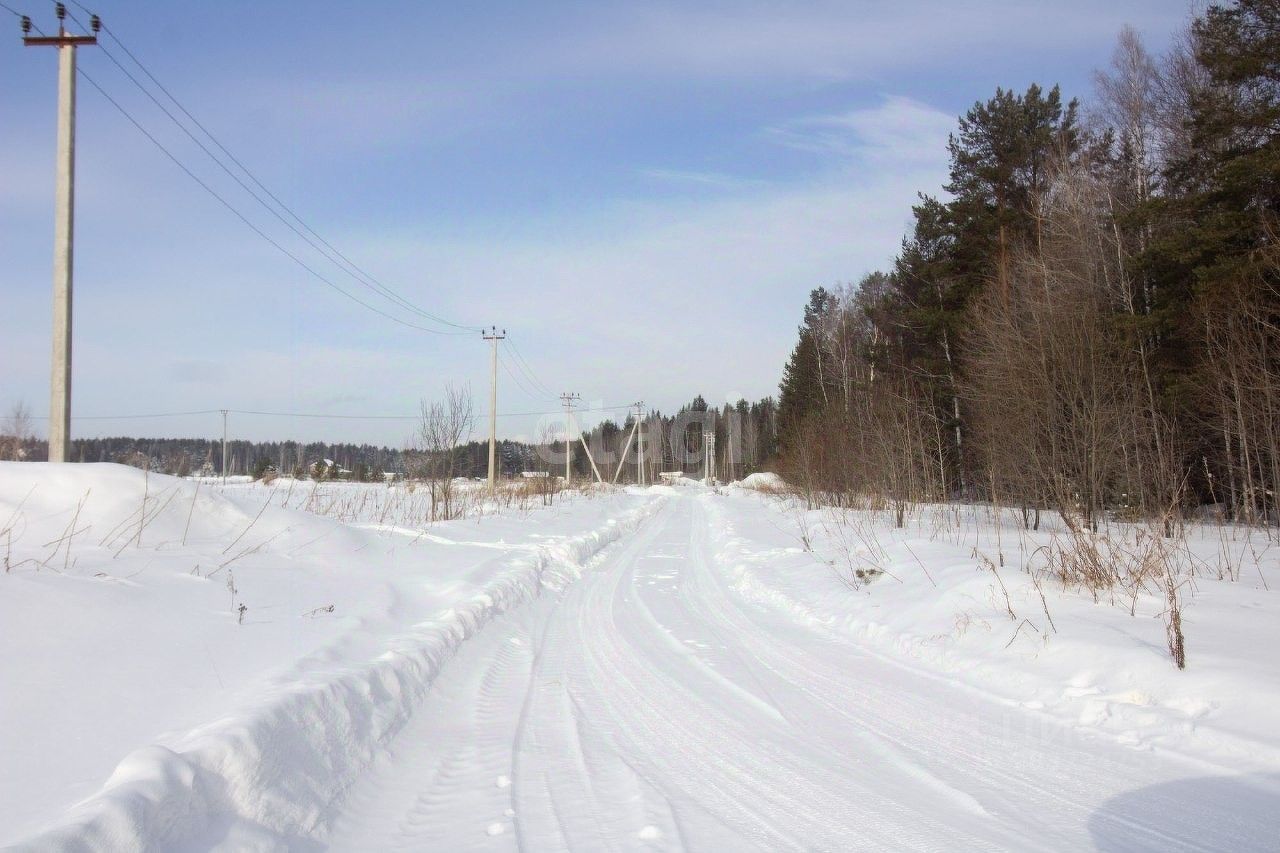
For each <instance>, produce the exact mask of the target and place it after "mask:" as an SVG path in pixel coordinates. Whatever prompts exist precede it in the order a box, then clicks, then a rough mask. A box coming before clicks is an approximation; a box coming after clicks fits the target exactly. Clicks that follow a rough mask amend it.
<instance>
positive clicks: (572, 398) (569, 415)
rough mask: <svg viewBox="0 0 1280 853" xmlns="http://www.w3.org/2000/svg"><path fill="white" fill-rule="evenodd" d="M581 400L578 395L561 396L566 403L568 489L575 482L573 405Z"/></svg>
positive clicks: (566, 474) (565, 465)
mask: <svg viewBox="0 0 1280 853" xmlns="http://www.w3.org/2000/svg"><path fill="white" fill-rule="evenodd" d="M581 399H582V397H581V395H578V394H571V393H565V394H561V395H560V402H562V403H564V484H565V487H566V488H567V487H568V486H569V483H570V482H571V481H572V480H573V438H572V436H573V405H574V403H576V402H578V401H579V400H581Z"/></svg>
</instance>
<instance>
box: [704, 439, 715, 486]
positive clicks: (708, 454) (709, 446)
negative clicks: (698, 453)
mask: <svg viewBox="0 0 1280 853" xmlns="http://www.w3.org/2000/svg"><path fill="white" fill-rule="evenodd" d="M702 451H703V462H702V472H703V475H704V476H705V477H706V480H707V485H711V484H712V483H714V482H715V479H716V434H715V433H714V432H712V431H711V430H707V431H705V432H703V433H702Z"/></svg>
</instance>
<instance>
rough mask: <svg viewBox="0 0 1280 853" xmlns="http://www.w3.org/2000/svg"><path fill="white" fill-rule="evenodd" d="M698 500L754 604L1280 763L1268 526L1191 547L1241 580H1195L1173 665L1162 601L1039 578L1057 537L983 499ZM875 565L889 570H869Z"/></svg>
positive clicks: (1192, 755)
mask: <svg viewBox="0 0 1280 853" xmlns="http://www.w3.org/2000/svg"><path fill="white" fill-rule="evenodd" d="M703 500H704V501H706V502H707V505H708V509H709V512H711V513H712V514H713V515H714V517H715V519H716V525H715V526H716V527H717V528H718V533H717V541H716V543H715V546H716V547H715V550H716V552H717V554H718V555H719V559H720V560H721V561H722V563H723V565H724V566H725V569H726V572H727V573H728V575H729V576H730V577H731V578H732V580H733V584H734V589H735V590H736V591H737V592H738V593H739V594H740V595H742V596H743V597H744V598H747V599H749V600H752V601H754V602H756V603H758V604H761V605H764V606H767V607H771V608H775V609H777V610H780V611H782V612H785V613H786V614H787V615H788V617H789V618H791V619H794V620H798V621H800V622H802V623H804V624H807V625H809V626H811V627H812V628H814V629H815V630H819V631H828V632H835V633H838V634H840V635H842V636H845V637H849V636H852V637H855V638H856V639H858V640H859V642H860V644H861V645H862V646H863V647H864V648H867V649H868V650H870V651H874V652H876V653H878V654H879V655H881V656H882V657H883V658H884V659H886V660H890V661H893V662H895V663H897V664H898V665H901V666H906V667H910V668H912V669H914V670H917V671H922V672H926V673H935V674H938V675H941V676H944V677H945V678H946V679H947V680H949V681H954V682H959V683H961V684H964V685H967V686H968V687H969V688H971V689H973V690H977V691H980V692H981V693H983V694H984V695H986V696H988V697H989V698H994V699H996V700H997V701H999V702H1002V703H1005V704H1007V705H1010V706H1020V707H1022V708H1025V709H1029V710H1032V711H1035V712H1038V713H1043V714H1048V715H1051V716H1053V717H1054V718H1056V719H1057V720H1058V721H1060V722H1063V723H1065V724H1067V725H1068V726H1069V727H1073V728H1077V729H1080V730H1084V731H1088V732H1092V733H1100V734H1104V735H1106V736H1109V737H1112V738H1115V739H1116V740H1118V741H1119V742H1121V743H1124V744H1127V745H1129V746H1131V747H1133V748H1135V749H1161V750H1166V751H1169V752H1174V753H1177V754H1180V755H1182V756H1184V757H1186V758H1189V759H1191V760H1193V761H1197V762H1201V763H1203V764H1205V766H1206V767H1208V768H1211V769H1213V770H1215V771H1223V770H1230V771H1233V772H1246V771H1257V772H1260V773H1275V772H1277V771H1280V733H1277V731H1276V727H1275V721H1276V715H1275V709H1276V708H1277V707H1280V660H1278V659H1277V657H1276V655H1275V654H1274V650H1275V649H1276V648H1277V646H1280V593H1277V592H1276V590H1280V560H1277V557H1276V556H1275V554H1274V551H1269V549H1268V548H1267V546H1266V543H1265V541H1257V540H1265V537H1264V536H1262V535H1261V534H1258V533H1254V534H1252V536H1251V535H1250V534H1249V533H1248V532H1247V531H1230V530H1228V531H1225V532H1224V531H1221V530H1217V529H1213V528H1205V529H1199V530H1196V531H1193V533H1192V535H1191V537H1190V539H1189V542H1188V548H1189V550H1190V551H1191V553H1193V554H1195V555H1197V557H1196V559H1203V560H1204V561H1205V562H1206V563H1209V564H1212V563H1213V562H1214V561H1215V559H1216V555H1217V554H1218V553H1219V552H1220V551H1225V553H1227V554H1228V556H1229V557H1230V559H1232V560H1233V561H1235V562H1236V564H1237V566H1243V567H1244V568H1245V570H1244V571H1243V572H1240V574H1239V575H1238V580H1236V581H1234V582H1233V581H1231V580H1228V579H1222V580H1219V579H1218V578H1216V577H1210V576H1206V575H1205V574H1204V573H1201V575H1200V576H1199V577H1197V578H1196V580H1195V582H1194V584H1193V585H1190V586H1188V587H1186V588H1184V591H1183V596H1184V611H1183V628H1184V631H1185V633H1186V638H1187V640H1186V642H1187V659H1188V665H1187V669H1186V670H1185V671H1179V670H1178V669H1176V668H1175V667H1174V665H1173V663H1172V662H1171V660H1170V657H1169V652H1168V650H1167V649H1166V646H1165V627H1164V621H1163V619H1162V614H1163V612H1164V608H1165V602H1164V600H1163V598H1162V596H1160V595H1155V594H1142V595H1139V596H1138V597H1137V598H1136V599H1134V600H1132V601H1129V600H1125V601H1118V602H1116V604H1115V605H1113V604H1112V603H1110V602H1107V601H1105V600H1104V601H1102V602H1095V601H1094V600H1093V599H1092V597H1090V596H1089V595H1088V594H1087V593H1084V592H1081V591H1078V590H1076V589H1065V590H1064V589H1063V588H1062V586H1061V585H1060V584H1058V583H1056V582H1053V581H1041V583H1040V584H1039V585H1037V584H1036V583H1035V582H1034V581H1033V579H1032V577H1031V575H1030V574H1028V573H1027V572H1026V571H1024V565H1026V564H1029V563H1031V562H1032V560H1033V559H1035V558H1036V557H1037V552H1036V549H1037V548H1039V547H1040V546H1041V545H1044V544H1046V543H1047V542H1048V541H1049V539H1050V538H1051V536H1052V535H1053V534H1052V533H1048V532H1042V533H1039V534H1030V533H1024V532H1023V531H1020V530H1019V529H1018V528H1019V525H1017V524H1016V523H1015V522H1014V520H1013V519H1012V518H1010V519H1006V520H1005V521H1004V523H1003V524H1002V525H997V524H995V523H994V521H993V520H992V519H990V518H988V517H986V510H977V509H973V508H955V507H948V508H938V510H937V511H936V512H934V513H931V514H929V513H927V514H924V515H922V516H921V517H918V518H916V519H914V520H913V521H909V522H908V525H907V527H906V528H905V529H903V530H895V529H894V528H893V527H892V525H891V524H890V523H889V520H888V518H887V517H885V516H883V515H875V514H871V513H853V512H850V513H847V514H846V513H843V512H841V511H832V510H821V511H811V512H804V511H803V509H802V508H801V507H799V506H797V505H796V504H795V503H794V502H789V501H780V500H777V499H771V498H767V497H764V496H761V495H757V494H752V493H750V492H739V493H737V494H734V495H730V496H726V497H712V496H704V497H703ZM806 541H807V543H808V546H807V547H806V545H805V542H806ZM1041 553H1042V552H1041ZM1001 554H1002V555H1003V567H1001V566H1000V563H1001V557H1000V555H1001ZM984 556H989V557H990V559H991V561H992V564H994V565H995V566H996V569H995V573H993V571H992V568H991V566H990V565H988V564H986V563H985V562H984V561H983V559H982V558H983V557H984ZM872 566H878V567H879V568H881V569H883V571H884V572H885V573H884V574H874V573H873V574H871V575H866V572H867V570H868V569H870V568H871V567H872ZM859 569H862V570H863V571H864V577H863V578H861V579H859V578H858V577H857V574H856V572H857V571H858V570H859ZM997 573H998V575H999V577H998V578H997V577H996V574H997ZM1264 578H1265V580H1264ZM1002 587H1003V588H1004V589H1007V590H1008V599H1007V601H1006V599H1005V596H1004V592H1003V591H1002ZM1268 587H1269V589H1268ZM1041 592H1043V593H1044V598H1043V599H1042V598H1041ZM1130 608H1132V609H1133V614H1132V615H1131V614H1130ZM1010 609H1012V611H1013V614H1014V615H1013V616H1012V617H1011V616H1010V613H1009V610H1010Z"/></svg>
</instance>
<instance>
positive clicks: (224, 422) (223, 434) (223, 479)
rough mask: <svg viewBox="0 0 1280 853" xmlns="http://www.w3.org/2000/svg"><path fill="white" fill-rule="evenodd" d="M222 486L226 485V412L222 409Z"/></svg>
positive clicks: (226, 410)
mask: <svg viewBox="0 0 1280 853" xmlns="http://www.w3.org/2000/svg"><path fill="white" fill-rule="evenodd" d="M221 411H222V485H224V486H225V485H226V484H227V412H228V411H230V410H229V409H222V410H221Z"/></svg>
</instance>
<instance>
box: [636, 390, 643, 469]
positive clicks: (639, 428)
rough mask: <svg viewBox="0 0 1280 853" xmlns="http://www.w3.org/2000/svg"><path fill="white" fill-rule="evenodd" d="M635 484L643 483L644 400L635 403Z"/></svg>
mask: <svg viewBox="0 0 1280 853" xmlns="http://www.w3.org/2000/svg"><path fill="white" fill-rule="evenodd" d="M635 406H636V485H638V486H643V485H644V400H640V401H638V402H637V403H636V404H635Z"/></svg>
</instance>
